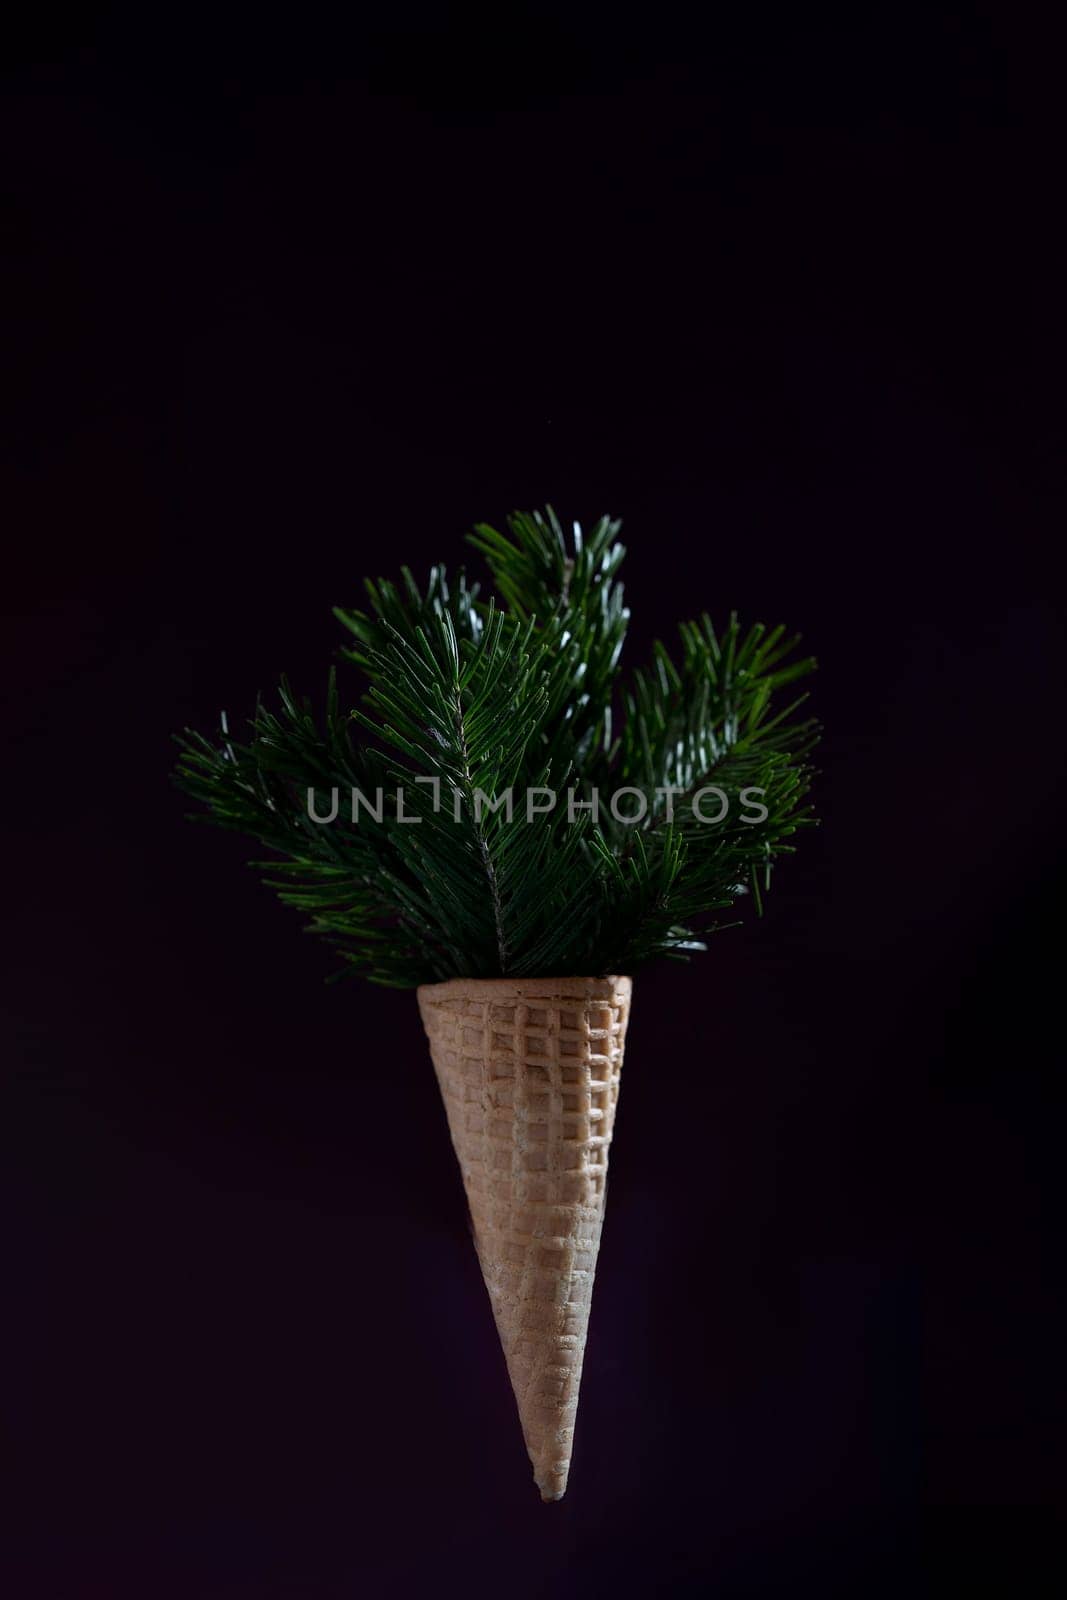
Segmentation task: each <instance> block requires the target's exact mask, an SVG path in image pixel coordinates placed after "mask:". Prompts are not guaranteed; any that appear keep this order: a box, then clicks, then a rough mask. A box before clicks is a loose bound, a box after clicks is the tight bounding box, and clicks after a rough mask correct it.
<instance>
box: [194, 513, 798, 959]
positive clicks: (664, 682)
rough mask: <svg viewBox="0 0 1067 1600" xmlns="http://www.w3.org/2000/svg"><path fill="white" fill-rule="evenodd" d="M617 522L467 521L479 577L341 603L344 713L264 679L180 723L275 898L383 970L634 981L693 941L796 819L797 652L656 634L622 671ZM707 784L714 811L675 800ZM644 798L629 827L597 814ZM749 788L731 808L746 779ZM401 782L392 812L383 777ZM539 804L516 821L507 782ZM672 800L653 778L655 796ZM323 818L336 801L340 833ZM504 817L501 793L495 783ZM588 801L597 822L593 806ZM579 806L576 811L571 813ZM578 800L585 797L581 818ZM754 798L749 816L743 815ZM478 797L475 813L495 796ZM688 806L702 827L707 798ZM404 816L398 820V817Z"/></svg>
mask: <svg viewBox="0 0 1067 1600" xmlns="http://www.w3.org/2000/svg"><path fill="white" fill-rule="evenodd" d="M618 531H619V523H618V522H614V521H611V520H609V519H608V518H606V517H603V518H601V520H600V521H599V522H598V523H597V524H596V525H595V527H593V528H592V529H591V530H590V532H589V533H588V534H586V535H584V536H583V534H582V531H581V529H580V528H578V526H577V525H575V527H574V529H573V532H572V534H571V535H570V537H568V536H567V535H566V534H565V533H564V530H563V529H562V527H561V526H560V524H559V522H558V520H557V518H556V515H555V513H554V512H553V511H552V510H551V508H549V509H547V510H546V511H545V512H544V513H540V512H534V513H533V514H530V515H527V514H519V513H517V514H515V515H514V516H512V517H509V518H508V520H507V531H506V532H499V531H497V530H496V529H494V528H491V527H488V526H486V525H484V524H483V525H479V526H478V527H477V528H476V529H475V531H474V532H473V533H472V534H471V535H470V543H471V544H472V545H473V546H474V547H475V549H476V550H478V551H479V552H480V553H481V555H482V556H483V557H484V558H485V560H486V562H487V564H488V567H489V571H490V574H491V577H492V580H493V586H494V589H495V591H496V593H495V596H494V597H492V598H489V599H488V600H484V599H483V598H482V597H481V591H480V588H479V586H478V585H469V584H468V582H467V580H466V578H465V576H464V575H463V574H462V573H460V574H459V575H458V577H457V578H456V579H455V580H451V579H450V578H449V575H448V573H447V572H446V570H445V568H444V567H434V568H433V569H432V571H431V573H430V576H429V580H428V582H427V584H426V587H425V589H420V588H419V586H418V584H417V583H416V581H415V579H414V578H413V576H412V574H411V573H410V572H409V571H408V570H407V569H406V568H404V569H402V573H401V581H400V583H399V584H393V583H390V582H387V581H384V580H382V581H379V582H377V583H372V582H369V581H368V582H367V584H366V585H365V587H366V592H367V599H368V607H367V609H366V610H338V611H337V612H336V615H337V617H338V618H339V620H340V621H341V622H342V623H343V624H344V626H345V628H346V629H347V630H348V633H349V636H350V641H351V642H350V643H349V645H348V646H347V648H346V649H345V650H344V652H343V654H344V656H345V657H346V658H347V660H348V661H350V662H351V663H353V664H354V666H355V667H356V668H357V669H358V670H359V672H360V674H361V675H362V677H363V679H364V689H363V693H362V697H361V700H360V703H359V705H358V706H357V707H356V708H355V709H347V708H343V707H342V704H341V700H340V696H339V692H338V687H337V678H336V674H335V673H334V672H331V674H330V679H329V686H328V690H327V695H326V701H325V706H324V708H323V710H322V712H321V713H320V714H319V715H316V713H315V711H314V710H313V708H312V706H311V704H310V703H309V702H308V701H306V700H302V699H297V698H296V697H295V696H294V695H293V693H292V691H291V689H290V687H289V685H288V683H286V682H283V683H282V685H281V687H280V690H279V694H278V705H277V708H276V709H275V710H270V709H268V708H266V707H264V706H263V705H259V706H257V708H256V711H255V713H254V715H253V717H252V718H251V720H250V722H249V725H248V729H247V732H246V734H245V736H244V738H243V739H239V738H237V737H236V736H235V735H234V734H232V733H231V731H230V729H229V727H228V725H227V722H226V719H225V717H223V719H222V726H221V729H220V732H219V734H218V736H217V737H216V738H215V739H214V740H209V739H206V738H204V737H203V736H202V735H200V734H197V733H194V732H191V731H188V730H187V731H186V733H185V735H184V736H182V737H181V738H180V739H179V741H178V742H179V744H180V746H181V756H180V759H179V762H178V769H177V779H178V782H179V784H180V785H181V786H182V788H183V789H184V790H185V791H186V792H187V793H188V794H190V795H191V796H192V797H193V798H194V799H195V800H197V801H198V802H200V803H201V804H202V806H203V807H204V808H205V810H206V815H207V816H208V817H209V818H210V819H211V820H213V821H214V822H216V823H218V824H219V825H220V826H222V827H226V828H232V829H235V830H237V831H239V832H241V833H242V834H245V835H248V836H250V837H251V838H254V839H256V840H258V841H259V843H260V844H262V845H263V846H265V847H266V848H267V849H269V850H270V851H272V852H274V853H275V855H274V859H273V860H271V861H267V862H256V863H255V865H256V866H257V867H259V868H260V869H262V870H263V871H264V873H265V874H266V875H267V876H266V881H267V882H268V883H269V884H270V885H271V886H272V887H274V888H276V889H277V891H278V893H279V894H280V896H281V898H282V899H283V900H284V901H286V902H287V903H288V904H290V905H293V906H296V907H297V908H298V909H299V910H301V911H302V912H304V913H305V914H306V915H308V916H309V918H310V927H311V929H312V930H313V931H315V932H317V933H320V934H324V935H325V936H326V937H327V938H329V939H330V940H332V941H333V942H334V943H335V944H336V946H337V948H338V949H339V951H340V953H341V955H342V956H343V957H344V959H345V961H346V962H348V963H350V964H351V967H352V969H354V970H356V971H358V972H360V973H362V974H363V975H365V976H367V977H369V978H371V979H372V980H374V981H376V982H379V983H387V984H393V985H397V986H401V987H404V986H410V985H414V984H417V983H422V982H429V981H433V980H437V979H442V978H449V977H457V976H467V977H473V976H477V977H497V976H504V975H508V976H534V975H539V976H543V975H552V976H566V975H569V974H597V973H604V972H632V971H633V970H634V969H635V968H636V967H638V966H640V965H641V964H642V963H644V962H647V961H650V960H652V959H653V958H655V957H657V956H660V955H669V956H685V955H687V954H688V953H689V952H690V951H692V950H701V949H703V948H704V945H703V943H702V942H701V939H700V937H699V934H700V933H701V932H704V933H706V932H708V931H711V930H712V929H713V928H714V927H716V926H717V925H718V924H716V923H715V921H714V918H715V916H716V914H717V913H719V912H722V911H724V910H726V909H728V908H729V907H730V906H731V905H732V904H733V902H734V901H735V899H736V898H737V897H738V896H739V895H742V894H745V893H746V892H748V890H750V889H751V890H752V891H753V893H754V896H755V899H756V903H757V906H758V905H759V903H760V892H761V888H765V887H766V886H767V885H768V883H769V880H770V870H771V865H772V863H773V861H774V860H775V859H776V858H777V857H779V856H781V855H783V854H786V853H788V852H790V851H791V850H792V848H793V844H792V836H793V834H794V833H795V832H796V831H797V829H798V828H802V827H804V826H807V825H809V824H810V823H811V822H812V816H811V811H810V807H809V806H808V804H807V799H806V796H807V791H808V787H809V781H810V768H809V767H808V765H807V761H806V757H807V755H808V754H809V752H810V751H811V749H812V748H813V746H814V743H815V739H816V734H817V729H816V725H815V723H814V722H812V721H810V720H797V719H796V717H795V716H794V713H795V711H796V710H797V708H798V706H799V705H800V704H801V702H802V701H803V700H804V698H805V696H804V695H803V694H801V695H799V696H795V697H792V698H791V699H789V697H787V700H788V703H786V704H785V705H782V704H781V699H782V694H781V691H783V690H786V689H787V688H788V686H789V685H791V684H793V683H794V682H795V681H796V680H797V679H799V678H801V677H803V676H804V675H805V674H806V673H808V672H809V671H810V670H811V669H812V667H813V666H814V662H813V661H812V660H810V659H798V658H797V657H796V654H795V647H796V644H797V640H796V639H795V638H790V637H787V636H786V634H785V632H784V630H783V629H782V628H776V629H773V630H771V631H769V632H768V631H767V630H766V629H764V628H763V627H762V626H761V625H759V624H757V625H756V626H755V627H752V628H749V629H747V630H743V629H742V628H741V627H740V625H739V624H738V622H737V619H736V617H734V616H731V618H730V620H729V623H728V624H727V626H726V627H725V629H723V630H722V632H721V633H717V632H716V630H715V628H714V627H713V626H712V624H711V622H710V620H709V619H708V617H706V616H702V617H701V618H700V619H699V620H698V621H696V622H690V623H686V624H684V625H683V626H682V627H681V629H680V650H679V651H678V652H676V653H675V654H673V655H672V653H671V652H670V651H669V650H668V649H667V648H666V647H665V646H664V645H662V644H656V646H655V647H654V649H653V652H652V658H651V661H650V662H649V663H648V664H647V665H646V666H644V667H639V668H638V669H637V670H636V671H634V672H633V673H632V674H631V675H630V677H629V678H621V677H620V668H619V661H620V656H621V654H622V649H623V643H624V640H625V636H626V629H627V624H628V622H629V612H628V610H627V609H626V607H625V605H624V603H623V589H622V585H621V584H620V583H619V582H618V581H617V576H616V575H617V572H618V569H619V566H620V563H621V561H622V559H623V555H624V551H623V547H622V546H621V545H620V544H619V543H618V541H617V538H616V535H617V534H618ZM709 785H715V786H717V787H718V788H719V789H721V790H722V791H724V792H725V794H726V796H727V799H728V809H727V811H726V815H725V817H724V818H723V820H722V821H720V822H714V821H712V822H706V821H702V820H700V818H699V817H698V816H697V815H696V814H694V809H693V799H694V796H696V795H698V793H699V791H700V790H702V789H704V788H706V787H708V786H709ZM624 788H625V789H627V790H631V791H636V793H635V794H634V793H631V794H628V795H627V796H626V797H625V798H623V797H620V798H619V800H618V808H619V811H620V814H622V813H625V815H627V816H629V815H634V814H637V813H639V812H641V809H642V804H643V806H644V808H645V809H644V812H643V814H642V815H641V820H640V821H638V822H635V823H627V822H625V821H620V820H618V818H617V817H615V816H613V815H612V812H611V809H610V806H609V800H610V797H611V796H612V795H613V794H615V793H616V792H617V791H619V790H621V789H624ZM747 788H753V789H758V790H761V791H763V792H762V793H761V794H760V795H759V796H758V799H757V800H751V799H750V800H749V801H748V803H747V805H743V804H741V798H740V797H741V791H742V790H744V789H747ZM398 789H400V790H402V793H403V800H402V804H401V805H399V806H398V804H397V791H398ZM532 789H537V790H544V791H549V792H550V793H551V794H554V795H555V796H556V800H555V804H554V805H551V807H550V808H549V795H548V794H544V795H540V796H535V800H534V803H535V805H536V806H538V807H540V806H545V807H546V809H544V810H540V809H538V810H537V811H536V812H535V813H534V814H532V815H531V814H530V813H528V810H527V793H528V791H529V790H532ZM668 789H669V791H670V792H668ZM309 790H311V791H313V804H314V807H315V810H316V814H317V815H318V816H322V815H328V814H329V811H330V808H331V802H332V798H333V792H334V791H337V803H338V814H337V817H336V819H335V820H334V821H332V822H329V823H325V822H321V821H317V820H314V819H313V817H312V816H311V815H310V814H309V803H308V792H309ZM509 791H510V793H511V795H512V806H511V808H510V815H509V808H508V805H507V798H506V797H507V793H508V792H509ZM594 791H597V800H598V807H599V809H598V814H597V815H596V817H594V815H593V812H592V810H591V809H590V808H589V807H590V803H591V802H592V800H593V797H594ZM568 794H571V795H572V796H573V800H574V806H573V809H572V808H571V806H570V805H569V804H568ZM583 802H584V803H585V805H584V808H583ZM757 803H759V804H761V805H762V806H764V807H766V810H767V815H766V818H765V820H763V821H760V822H755V823H754V822H753V821H751V820H745V819H746V817H748V818H751V817H752V816H753V815H754V814H755V813H754V806H755V805H756V804H757ZM494 804H495V809H494V808H493V807H494ZM701 809H702V814H703V815H704V816H708V815H710V816H712V817H714V816H715V815H716V813H717V811H718V810H720V809H721V802H720V801H719V800H718V798H717V797H715V798H711V799H708V798H707V797H705V799H704V802H703V804H702V808H701ZM414 819H417V820H414Z"/></svg>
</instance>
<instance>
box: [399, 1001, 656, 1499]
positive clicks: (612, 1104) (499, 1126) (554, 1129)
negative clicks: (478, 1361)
mask: <svg viewBox="0 0 1067 1600" xmlns="http://www.w3.org/2000/svg"><path fill="white" fill-rule="evenodd" d="M630 993H631V984H630V979H629V978H619V977H608V978H555V979H553V978H537V979H514V980H512V979H509V978H493V979H467V978H457V979H453V980H451V981H450V982H448V983H435V984H426V985H424V986H423V987H422V988H420V989H419V991H418V999H419V1009H420V1012H421V1014H422V1020H423V1025H424V1027H425V1029H426V1033H427V1036H428V1038H429V1041H430V1052H431V1055H432V1057H433V1064H434V1068H435V1070H436V1073H437V1081H438V1083H439V1085H440V1088H441V1095H442V1098H443V1100H444V1104H445V1111H446V1113H447V1115H448V1126H449V1130H450V1132H451V1135H452V1144H453V1147H454V1149H455V1152H456V1156H457V1158H458V1160H459V1164H460V1169H461V1171H462V1174H463V1183H464V1187H465V1189H466V1192H467V1202H468V1205H469V1207H470V1214H471V1222H472V1226H473V1231H474V1239H475V1244H476V1246H477V1250H478V1258H479V1260H480V1262H481V1268H482V1275H483V1277H484V1278H485V1284H486V1288H487V1289H488V1290H489V1298H490V1300H491V1302H492V1306H493V1315H494V1316H495V1318H496V1325H497V1330H498V1332H499V1334H500V1342H501V1344H502V1345H503V1347H504V1355H505V1358H506V1360H507V1366H508V1373H509V1375H510V1377H511V1383H512V1387H513V1389H514V1391H515V1398H516V1400H517V1402H518V1407H519V1418H520V1421H521V1423H522V1431H523V1437H524V1438H525V1441H526V1448H527V1451H528V1452H529V1456H530V1460H531V1462H532V1464H533V1469H534V1480H535V1482H536V1484H537V1487H538V1488H539V1489H540V1491H541V1497H542V1499H543V1500H559V1499H561V1498H562V1496H563V1493H564V1491H565V1489H566V1487H567V1474H568V1471H569V1468H570V1459H571V1446H572V1440H573V1436H574V1419H575V1413H576V1411H577V1407H578V1388H579V1385H580V1383H581V1377H582V1359H583V1356H584V1354H585V1341H586V1334H587V1331H588V1327H589V1306H590V1301H591V1298H592V1293H593V1276H594V1273H595V1271H596V1259H597V1252H598V1250H599V1247H600V1232H601V1226H602V1223H603V1217H604V1198H605V1188H606V1183H607V1171H608V1150H609V1147H610V1145H611V1136H612V1130H613V1128H614V1124H615V1108H616V1105H617V1102H618V1096H619V1073H620V1070H621V1067H622V1059H623V1049H624V1046H625V1040H626V1025H627V1022H628V1019H629V1012H630Z"/></svg>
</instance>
